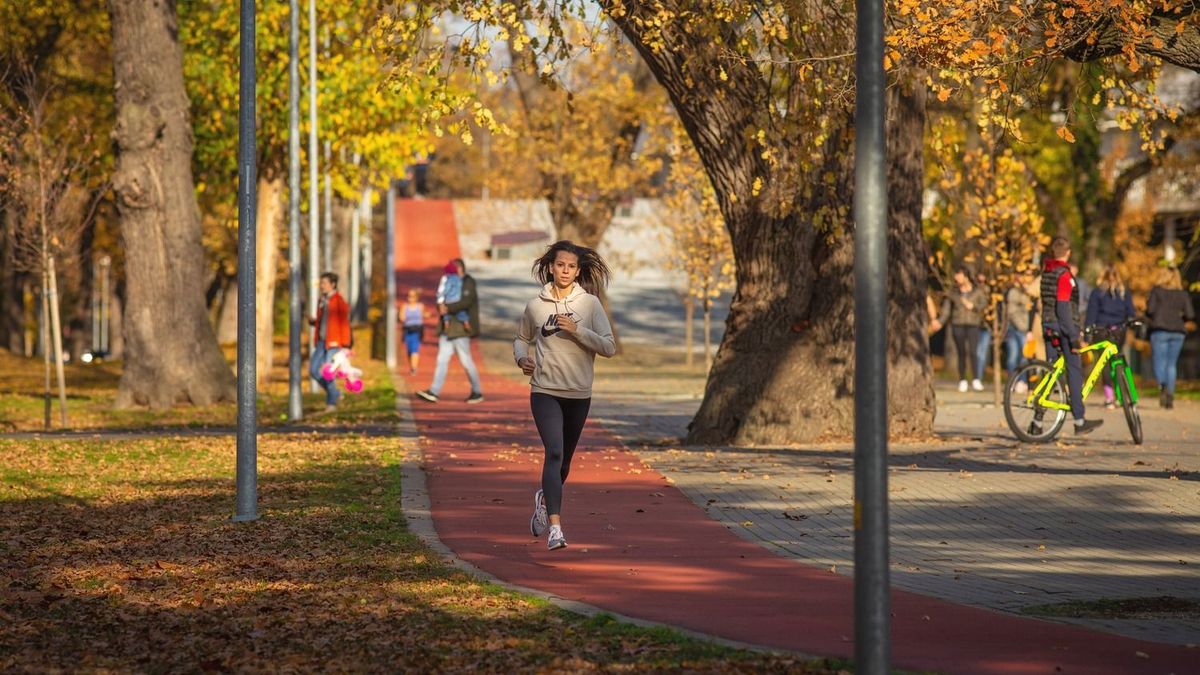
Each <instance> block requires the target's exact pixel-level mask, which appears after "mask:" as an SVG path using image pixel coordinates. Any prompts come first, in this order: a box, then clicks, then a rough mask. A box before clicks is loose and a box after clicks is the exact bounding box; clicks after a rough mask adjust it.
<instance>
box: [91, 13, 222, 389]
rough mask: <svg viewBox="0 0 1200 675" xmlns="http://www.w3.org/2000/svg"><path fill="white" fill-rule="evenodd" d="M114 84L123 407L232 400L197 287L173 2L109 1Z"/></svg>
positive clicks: (196, 238) (185, 109)
mask: <svg viewBox="0 0 1200 675" xmlns="http://www.w3.org/2000/svg"><path fill="white" fill-rule="evenodd" d="M110 12H111V25H112V51H113V72H114V84H115V87H116V117H117V121H116V127H115V129H114V132H113V140H114V143H115V147H116V171H115V173H114V174H113V187H114V190H115V191H116V195H117V210H118V213H119V215H120V221H121V241H122V245H123V248H124V250H125V256H126V267H125V283H126V306H125V316H124V329H125V340H126V345H127V348H128V351H129V353H130V355H131V356H130V358H127V359H126V361H125V366H124V369H123V370H122V373H121V383H120V387H119V389H118V392H117V401H116V403H117V405H118V406H119V407H125V406H131V405H150V406H151V407H155V408H164V407H169V406H171V405H174V404H176V403H192V404H196V405H206V404H209V403H212V402H214V401H222V400H233V399H234V398H235V396H236V389H235V383H234V379H233V373H232V372H231V371H230V369H229V365H228V364H227V363H226V362H225V358H224V356H223V355H222V354H221V351H220V349H219V348H218V346H217V341H216V336H215V334H214V333H213V328H212V325H211V324H210V323H209V320H208V315H207V312H206V310H205V304H204V294H203V288H202V285H201V281H202V280H203V279H204V277H205V274H204V248H203V246H202V245H201V240H200V214H199V210H198V208H197V204H196V194H195V184H194V182H193V179H192V128H191V118H190V114H189V111H190V105H189V101H188V98H187V92H186V91H185V89H184V84H183V57H182V53H181V50H180V45H179V42H178V32H179V26H178V21H177V17H176V13H175V3H174V2H155V1H153V0H112V2H111V3H110Z"/></svg>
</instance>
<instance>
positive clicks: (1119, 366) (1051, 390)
mask: <svg viewBox="0 0 1200 675" xmlns="http://www.w3.org/2000/svg"><path fill="white" fill-rule="evenodd" d="M1139 324H1140V322H1139V321H1136V320H1132V321H1127V322H1125V324H1124V325H1121V326H1118V327H1116V329H1115V330H1116V331H1121V332H1124V330H1125V328H1126V327H1136V326H1137V325H1139ZM1112 337H1114V330H1113V329H1108V328H1100V327H1092V328H1088V329H1087V330H1085V331H1084V340H1085V341H1086V342H1088V343H1089V344H1088V346H1086V347H1084V348H1082V349H1080V350H1079V351H1080V354H1081V355H1082V354H1086V353H1092V354H1093V355H1094V356H1095V359H1096V360H1095V363H1094V364H1093V365H1092V369H1091V372H1090V373H1088V374H1087V375H1086V379H1085V380H1084V382H1083V398H1084V399H1087V397H1088V394H1090V393H1092V388H1093V387H1095V386H1096V382H1098V381H1099V380H1100V378H1101V376H1102V375H1103V374H1104V369H1105V368H1106V367H1107V368H1108V372H1109V373H1111V375H1112V380H1113V385H1114V388H1115V389H1116V395H1117V402H1118V403H1120V405H1121V408H1122V409H1124V411H1125V422H1126V423H1127V424H1128V425H1129V434H1130V436H1132V437H1133V442H1134V443H1136V444H1137V445H1141V444H1142V418H1141V416H1140V415H1139V414H1138V409H1137V402H1138V394H1137V388H1136V387H1134V385H1133V372H1132V371H1131V370H1130V369H1129V364H1128V363H1126V362H1125V357H1124V356H1122V355H1121V351H1120V350H1119V349H1118V348H1117V345H1116V344H1115V342H1114V341H1113V340H1112V339H1111V338H1112ZM1066 370H1067V366H1066V361H1065V360H1064V359H1063V355H1062V354H1059V356H1058V358H1057V359H1055V361H1054V363H1052V364H1051V363H1047V362H1046V361H1039V360H1034V361H1030V362H1029V363H1027V364H1025V365H1024V366H1022V367H1020V368H1018V369H1017V372H1015V373H1013V376H1012V377H1011V378H1009V380H1008V385H1007V386H1006V387H1005V388H1004V418H1005V419H1006V420H1007V421H1008V428H1010V429H1012V432H1013V433H1014V434H1016V436H1017V438H1019V439H1021V440H1022V441H1024V442H1026V443H1047V442H1049V441H1051V440H1053V439H1054V437H1055V436H1057V435H1058V432H1059V431H1061V430H1062V427H1063V422H1065V421H1066V419H1067V414H1068V413H1070V412H1071V401H1070V399H1069V398H1068V397H1067V387H1066V383H1065V382H1064V380H1065V379H1066V376H1065V373H1066Z"/></svg>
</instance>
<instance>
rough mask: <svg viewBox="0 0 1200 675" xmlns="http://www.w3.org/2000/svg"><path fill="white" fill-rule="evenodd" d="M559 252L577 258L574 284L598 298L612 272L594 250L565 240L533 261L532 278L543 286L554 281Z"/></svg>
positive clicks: (553, 245) (555, 243) (606, 285)
mask: <svg viewBox="0 0 1200 675" xmlns="http://www.w3.org/2000/svg"><path fill="white" fill-rule="evenodd" d="M559 251H566V252H567V253H571V254H573V255H574V256H575V257H576V258H579V276H577V277H575V282H576V283H578V284H579V285H580V286H582V287H583V290H585V291H587V292H588V293H591V294H592V295H595V296H597V297H599V296H600V293H601V291H603V290H604V289H605V288H607V287H608V282H609V279H610V278H611V277H612V272H611V271H609V269H608V265H607V264H606V263H605V262H604V258H601V257H600V254H599V253H596V250H595V249H591V248H588V247H586V246H580V245H579V244H575V243H572V242H570V241H567V240H566V239H563V240H561V241H556V242H554V243H553V244H551V245H550V246H549V247H547V248H546V252H545V253H544V254H543V255H542V257H540V258H538V259H537V260H535V261H533V276H534V278H535V279H537V280H538V281H540V282H542V283H543V284H548V283H550V282H552V281H554V272H553V268H554V259H555V258H556V257H558V252H559Z"/></svg>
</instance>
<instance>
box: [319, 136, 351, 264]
mask: <svg viewBox="0 0 1200 675" xmlns="http://www.w3.org/2000/svg"><path fill="white" fill-rule="evenodd" d="M331 152H332V145H331V144H330V142H329V139H325V162H324V163H323V164H322V165H321V168H322V169H323V170H324V174H325V204H324V210H325V212H324V213H323V214H322V215H323V216H324V221H323V222H322V224H323V225H324V229H325V232H324V235H323V237H322V239H321V253H322V254H324V256H325V260H324V271H326V272H328V271H330V270H332V269H333V187H332V186H331V185H330V184H329V164H330V162H332V161H333V158H332V156H331V155H330V153H331ZM339 281H340V282H341V283H343V284H344V283H346V280H345V279H340V280H339Z"/></svg>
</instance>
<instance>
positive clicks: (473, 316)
mask: <svg viewBox="0 0 1200 675" xmlns="http://www.w3.org/2000/svg"><path fill="white" fill-rule="evenodd" d="M462 282H463V287H462V297H461V298H459V300H458V302H448V303H446V310H447V312H448V313H449V314H450V316H449V319H448V320H447V321H445V322H444V325H443V327H442V331H441V334H442V335H445V336H446V337H448V338H460V337H479V295H478V294H477V293H476V292H475V277H472V276H471V275H470V274H467V275H464V276H463V280H462ZM464 309H465V310H467V323H469V324H470V330H467V328H466V327H464V326H463V325H462V322H461V321H459V320H458V319H456V318H454V315H455V314H457V313H458V312H461V311H462V310H464Z"/></svg>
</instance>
